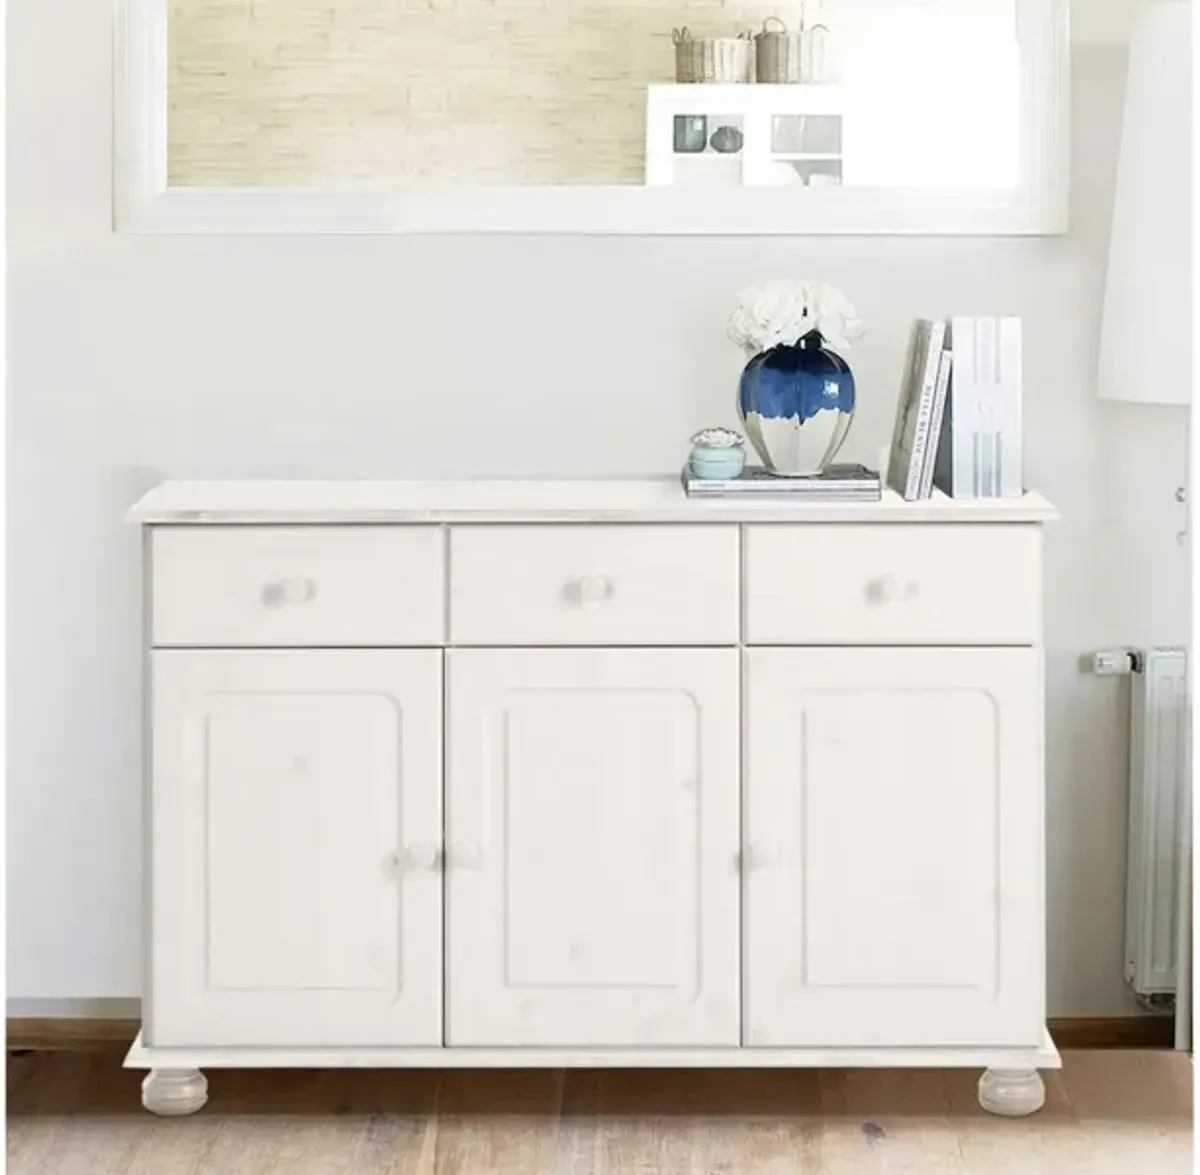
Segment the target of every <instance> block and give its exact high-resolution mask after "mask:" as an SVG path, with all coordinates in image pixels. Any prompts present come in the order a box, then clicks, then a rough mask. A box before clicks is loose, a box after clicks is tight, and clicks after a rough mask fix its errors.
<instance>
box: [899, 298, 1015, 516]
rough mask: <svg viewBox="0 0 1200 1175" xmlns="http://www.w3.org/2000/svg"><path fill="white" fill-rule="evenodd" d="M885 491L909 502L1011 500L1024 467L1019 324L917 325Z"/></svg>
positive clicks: (958, 320)
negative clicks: (939, 495) (935, 495)
mask: <svg viewBox="0 0 1200 1175" xmlns="http://www.w3.org/2000/svg"><path fill="white" fill-rule="evenodd" d="M887 481H888V485H889V487H890V488H891V489H893V490H895V491H896V493H898V494H900V495H901V496H902V497H903V498H904V499H905V500H906V501H910V502H911V501H919V500H920V499H923V498H928V497H930V496H931V494H932V492H933V487H934V486H937V488H938V489H940V490H941V491H942V492H943V493H946V494H949V495H950V497H953V498H1015V497H1020V496H1021V494H1022V493H1023V492H1024V481H1023V476H1022V464H1021V320H1020V319H1019V318H967V317H955V318H949V319H945V318H942V319H925V318H922V319H918V320H917V321H916V323H914V325H913V330H912V336H911V338H910V341H909V349H908V360H907V362H906V364H905V368H904V381H903V385H902V387H901V389H900V401H899V406H898V408H897V411H896V425H895V430H894V432H893V435H892V446H891V452H890V458H889V461H888V474H887Z"/></svg>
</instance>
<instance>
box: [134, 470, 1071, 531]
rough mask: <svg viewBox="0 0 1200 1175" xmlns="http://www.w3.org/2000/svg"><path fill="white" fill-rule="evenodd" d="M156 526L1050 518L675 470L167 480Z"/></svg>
mask: <svg viewBox="0 0 1200 1175" xmlns="http://www.w3.org/2000/svg"><path fill="white" fill-rule="evenodd" d="M128 517H129V519H130V520H131V521H133V522H138V523H158V524H175V525H179V524H203V523H213V524H223V525H232V524H266V523H279V524H289V523H291V524H319V523H452V522H458V523H538V522H544V523H554V522H672V523H689V522H695V523H706V522H707V523H712V522H822V523H880V522H921V523H938V522H946V523H978V522H1000V523H1012V522H1033V523H1037V522H1048V521H1050V520H1052V519H1054V518H1057V517H1058V513H1057V511H1056V510H1055V508H1054V507H1053V506H1052V505H1051V504H1050V503H1049V502H1048V501H1046V499H1045V498H1043V497H1042V496H1041V495H1040V494H1036V493H1027V494H1025V496H1024V497H1021V498H1012V499H991V500H983V501H963V500H955V499H951V498H948V497H946V496H945V495H944V494H942V493H940V492H939V491H937V490H935V491H934V496H933V497H932V498H930V499H928V500H927V501H922V502H905V501H904V500H903V499H902V498H901V497H899V496H898V495H897V494H895V493H893V492H891V491H890V490H885V491H884V496H883V499H882V501H878V502H787V501H780V500H779V499H774V500H771V501H762V500H751V501H742V500H737V501H729V500H721V499H718V500H713V501H708V500H705V501H696V500H692V499H689V498H688V497H687V496H686V495H685V494H684V492H683V487H682V485H681V484H680V481H679V477H678V475H675V476H663V477H651V478H613V479H595V480H582V479H580V480H557V479H543V480H509V481H483V480H469V479H464V480H454V481H432V480H431V481H365V480H364V481H359V480H349V479H347V480H340V481H338V480H333V481H273V480H269V479H263V480H246V481H165V482H162V483H161V484H160V485H158V486H156V487H155V488H154V489H152V490H150V492H149V493H147V494H146V495H145V496H144V497H143V498H141V500H140V501H138V502H137V503H136V504H135V505H134V506H133V508H132V509H131V510H130V512H129V515H128Z"/></svg>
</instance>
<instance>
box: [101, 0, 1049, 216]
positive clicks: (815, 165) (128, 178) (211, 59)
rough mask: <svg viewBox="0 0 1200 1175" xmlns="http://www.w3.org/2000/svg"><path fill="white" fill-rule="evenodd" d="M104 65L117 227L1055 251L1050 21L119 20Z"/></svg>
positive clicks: (750, 7)
mask: <svg viewBox="0 0 1200 1175" xmlns="http://www.w3.org/2000/svg"><path fill="white" fill-rule="evenodd" d="M118 54H119V61H118V71H117V82H118V94H117V136H118V139H117V147H118V151H117V176H116V181H117V182H116V214H117V216H116V222H117V227H118V228H119V229H125V230H131V231H170V232H180V231H184V232H186V231H200V232H204V231H215V232H239V231H246V232H280V231H281V232H296V231H332V232H474V231H493V232H494V231H501V232H502V231H512V232H543V231H549V232H556V231H558V232H618V233H664V232H665V233H694V234H705V233H715V234H731V233H732V234H743V233H786V234H806V233H913V232H915V233H980V234H994V233H1056V232H1061V231H1064V229H1065V220H1066V212H1065V210H1066V196H1067V193H1066V186H1067V180H1066V171H1067V141H1066V140H1067V133H1066V119H1067V105H1068V93H1067V70H1068V42H1067V29H1066V15H1065V0H805V3H800V2H799V0H795V2H793V0H779V2H777V3H761V2H758V0H339V2H338V3H336V4H332V3H330V2H329V0H122V7H121V10H120V28H119V30H118Z"/></svg>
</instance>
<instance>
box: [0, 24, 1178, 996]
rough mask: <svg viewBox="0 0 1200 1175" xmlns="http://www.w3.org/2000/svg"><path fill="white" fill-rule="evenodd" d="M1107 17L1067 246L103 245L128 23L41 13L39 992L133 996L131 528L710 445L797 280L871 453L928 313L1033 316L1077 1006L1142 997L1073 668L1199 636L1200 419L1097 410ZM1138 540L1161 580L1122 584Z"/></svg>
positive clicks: (34, 64)
mask: <svg viewBox="0 0 1200 1175" xmlns="http://www.w3.org/2000/svg"><path fill="white" fill-rule="evenodd" d="M1128 6H1129V5H1128V4H1126V3H1120V4H1110V5H1109V6H1108V8H1109V10H1110V12H1111V13H1113V14H1115V15H1116V16H1117V17H1119V16H1120V15H1121V11H1120V10H1122V9H1124V8H1127V7H1128ZM1099 7H1100V6H1099V4H1098V0H1086V7H1085V9H1084V11H1085V12H1091V11H1094V10H1098V9H1099ZM1110 23H1111V27H1110V24H1103V26H1099V25H1097V26H1095V27H1093V28H1092V29H1091V32H1090V33H1089V34H1088V36H1089V39H1090V40H1091V41H1092V42H1097V43H1092V44H1089V45H1088V46H1086V47H1081V49H1080V51H1079V53H1078V54H1077V58H1076V62H1075V66H1076V71H1077V87H1076V89H1077V101H1076V110H1077V111H1078V112H1079V113H1078V117H1077V119H1076V134H1077V140H1076V153H1077V158H1076V162H1075V171H1074V174H1075V180H1076V182H1075V220H1074V227H1073V230H1072V232H1071V235H1070V236H1069V237H1067V238H1064V239H1048V240H999V241H988V240H834V239H824V240H819V239H818V240H803V239H797V240H778V241H772V240H700V241H695V240H691V241H689V240H674V239H661V240H587V239H579V240H562V239H550V238H544V239H539V238H526V239H487V238H478V239H466V238H464V239H332V238H330V239H297V240H289V239H277V238H276V239H258V240H256V239H204V238H194V239H177V240H172V239H157V240H151V239H145V240H137V239H129V240H127V239H114V238H113V237H112V236H111V235H110V233H109V227H108V226H109V183H110V174H109V167H110V152H109V142H110V121H109V85H110V66H109V56H108V54H109V45H110V33H109V12H108V6H107V5H97V4H93V3H88V2H86V0H17V3H15V4H14V5H12V6H11V7H10V11H9V34H10V42H9V43H10V55H9V56H10V66H9V69H10V87H11V88H10V98H9V111H10V156H9V159H10V164H9V177H10V180H9V182H10V202H11V211H10V238H9V243H10V250H11V253H10V256H11V259H12V260H11V266H12V274H11V286H10V289H11V306H12V312H11V313H12V318H11V329H10V335H9V337H10V340H11V345H12V360H11V372H12V374H11V382H10V425H9V437H10V446H11V453H10V459H9V468H10V479H11V480H10V487H9V502H10V528H11V529H10V539H9V550H10V556H9V557H10V571H9V576H10V579H9V601H10V635H9V641H10V645H9V647H10V666H9V681H10V688H9V697H10V699H11V701H10V706H11V711H10V716H9V739H10V761H9V808H8V814H9V820H8V828H9V834H8V835H9V850H8V851H9V862H10V864H9V871H10V872H9V890H8V892H9V930H8V933H9V938H8V959H9V976H8V983H9V995H10V997H15V998H17V999H26V1000H30V999H41V1000H45V999H54V998H62V999H67V998H80V999H82V998H91V997H124V996H135V995H137V994H138V992H139V989H140V976H139V970H138V963H139V949H140V948H139V915H140V862H139V853H140V837H141V827H140V798H139V796H140V782H139V756H140V741H139V739H140V735H139V725H138V724H139V711H138V704H139V703H138V698H139V653H138V641H139V598H138V591H139V570H138V536H137V535H136V533H135V532H134V531H133V530H132V529H131V528H129V527H128V526H126V525H125V524H124V523H123V522H122V520H121V519H122V513H123V511H124V510H125V508H126V507H127V506H128V505H129V504H130V503H131V502H132V501H133V499H134V498H135V497H136V496H137V495H138V494H139V493H140V492H141V491H142V490H143V489H145V488H146V487H147V486H149V485H150V484H151V483H152V482H153V481H154V480H156V479H157V478H159V477H165V476H204V475H246V476H253V475H298V474H324V475H350V476H386V475H402V476H407V475H411V476H422V475H435V474H437V475H449V476H452V475H455V474H479V475H482V474H489V473H490V474H512V473H524V474H539V473H544V474H563V473H567V474H571V473H579V474H584V473H605V474H619V473H626V472H628V473H638V472H646V471H658V470H666V469H672V468H675V467H676V466H677V465H678V463H679V462H680V461H681V459H682V456H683V453H684V450H685V446H686V437H687V436H688V434H689V433H690V432H691V431H692V430H694V429H695V428H697V427H699V426H702V425H707V424H715V423H726V424H732V423H734V416H733V409H732V404H733V392H734V385H735V380H736V376H737V372H738V367H739V356H738V354H737V353H736V351H735V349H734V348H733V346H732V345H731V344H729V343H727V342H726V341H725V340H724V337H723V331H724V318H725V315H726V313H727V310H728V307H729V302H730V298H731V295H732V293H733V291H734V290H735V289H736V288H737V287H738V286H739V285H740V284H742V283H744V282H747V281H752V280H757V279H761V278H764V277H767V276H771V275H775V274H796V275H800V276H812V277H818V278H824V279H826V280H829V281H832V282H835V283H836V284H838V285H839V286H841V287H842V288H843V289H845V290H846V291H847V292H848V293H849V294H851V295H852V296H853V298H854V299H855V300H856V301H857V302H858V303H859V306H860V308H861V311H862V313H863V316H864V318H865V319H866V322H867V324H868V325H869V327H870V333H869V335H868V336H867V338H866V339H865V340H864V341H863V343H862V345H861V347H860V348H858V349H857V350H856V352H855V354H854V355H853V357H852V358H853V361H854V364H855V367H856V370H857V372H858V374H859V376H860V380H861V387H862V394H861V402H862V405H863V407H862V410H861V417H860V419H859V421H858V422H857V423H856V425H855V429H854V432H853V435H852V439H851V442H850V445H849V449H848V453H847V455H848V456H849V457H851V458H854V457H858V458H867V459H872V458H873V457H874V455H875V453H876V452H877V449H878V447H879V445H880V444H881V443H883V442H884V441H885V440H886V438H887V436H888V432H889V427H890V420H891V415H892V412H893V408H894V403H895V397H896V391H897V381H898V375H899V367H900V365H901V361H902V356H903V349H904V338H905V333H906V330H907V324H908V322H909V320H910V319H911V318H912V317H913V316H914V315H920V314H927V315H928V314H940V313H948V312H952V311H958V312H964V313H971V312H983V313H987V312H996V313H1016V314H1021V315H1023V316H1024V317H1025V321H1026V330H1027V346H1028V369H1027V380H1028V407H1027V416H1028V447H1029V470H1028V476H1029V480H1030V482H1031V483H1032V484H1033V485H1036V486H1037V487H1038V488H1040V489H1042V490H1043V491H1044V492H1046V493H1047V494H1048V495H1049V496H1050V497H1051V498H1053V499H1054V500H1055V501H1056V503H1057V504H1058V505H1059V506H1060V508H1061V509H1062V511H1063V519H1062V521H1061V522H1060V523H1058V524H1057V525H1056V526H1054V527H1053V528H1052V530H1051V531H1050V535H1049V552H1048V570H1049V586H1048V598H1047V622H1048V629H1049V640H1050V654H1049V666H1048V706H1049V729H1048V748H1047V753H1048V762H1049V792H1050V807H1049V846H1048V852H1049V862H1050V865H1049V868H1050V933H1051V942H1050V1010H1051V1013H1052V1014H1055V1015H1077V1016H1086V1015H1102V1014H1109V1013H1117V1012H1121V1011H1122V1010H1126V1009H1127V1008H1128V1006H1129V1002H1128V999H1127V997H1126V996H1125V994H1124V991H1123V985H1122V981H1121V956H1120V941H1121V924H1122V885H1123V866H1124V860H1123V857H1124V849H1123V845H1124V802H1125V801H1124V786H1125V783H1124V780H1125V777H1124V762H1123V757H1124V754H1125V734H1124V726H1123V724H1124V721H1125V706H1126V701H1125V697H1124V693H1123V691H1124V689H1125V686H1124V684H1123V683H1120V682H1112V681H1099V680H1096V679H1089V678H1087V677H1084V676H1082V675H1081V674H1080V672H1079V669H1078V664H1077V662H1078V658H1079V656H1080V654H1081V653H1082V652H1083V651H1085V650H1088V649H1091V648H1093V647H1096V646H1097V645H1099V644H1103V643H1106V642H1114V641H1122V642H1124V641H1131V640H1143V639H1146V640H1150V639H1154V640H1160V641H1164V642H1170V641H1182V640H1183V639H1184V637H1185V632H1186V627H1185V626H1186V623H1187V612H1186V600H1185V595H1184V588H1183V585H1182V581H1183V569H1184V559H1183V555H1182V551H1181V549H1180V548H1178V547H1176V546H1175V545H1174V533H1175V531H1176V530H1177V529H1179V525H1177V524H1176V517H1175V515H1176V512H1180V511H1182V507H1176V506H1175V505H1174V504H1173V502H1172V500H1171V492H1172V490H1173V489H1174V486H1175V485H1176V484H1177V483H1178V482H1181V481H1182V480H1183V477H1184V467H1185V448H1184V446H1185V440H1184V431H1185V425H1184V417H1183V414H1182V413H1181V412H1180V411H1179V410H1163V411H1158V412H1156V411H1155V410H1153V409H1149V410H1145V409H1143V410H1132V409H1130V410H1123V409H1121V408H1119V407H1113V406H1101V405H1099V404H1098V403H1097V402H1096V400H1095V399H1094V398H1093V393H1092V372H1093V367H1094V363H1095V353H1096V333H1097V329H1098V315H1099V294H1100V281H1101V276H1102V267H1103V262H1104V247H1105V240H1106V235H1107V216H1108V202H1109V199H1110V188H1111V178H1112V177H1111V173H1112V167H1113V158H1114V149H1115V140H1114V135H1115V127H1116V125H1117V114H1118V111H1119V107H1120V91H1121V87H1122V76H1123V74H1122V70H1123V56H1122V53H1121V50H1120V48H1119V46H1116V47H1112V46H1110V47H1105V46H1104V45H1102V44H1099V43H1098V42H1102V41H1104V40H1105V39H1106V38H1109V37H1110V36H1112V35H1113V34H1112V29H1113V28H1117V27H1118V26H1119V25H1120V21H1119V20H1114V21H1112V22H1110ZM1178 516H1179V518H1180V519H1182V513H1179V515H1178ZM1130 553H1135V554H1144V555H1145V556H1146V557H1147V559H1148V562H1146V563H1145V564H1144V565H1143V564H1141V563H1139V564H1137V565H1135V566H1134V567H1133V568H1132V569H1129V568H1123V564H1122V560H1123V559H1125V558H1127V557H1128V555H1129V554H1130ZM1177 582H1178V583H1179V584H1180V587H1179V589H1178V590H1176V589H1175V587H1174V585H1175V583H1177Z"/></svg>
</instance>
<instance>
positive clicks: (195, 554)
mask: <svg viewBox="0 0 1200 1175" xmlns="http://www.w3.org/2000/svg"><path fill="white" fill-rule="evenodd" d="M442 541H443V540H442V532H441V531H440V530H439V529H438V528H436V527H423V526H412V527H401V526H396V527H388V526H229V527H209V526H204V527H188V526H183V527H166V528H163V527H157V528H155V530H154V534H153V539H152V544H153V546H152V560H153V563H152V567H153V581H152V600H153V603H152V610H151V626H152V635H151V639H152V642H153V643H154V644H155V645H157V646H160V647H162V646H170V645H202V646H203V645H207V646H239V645H268V646H293V647H305V646H312V647H315V646H322V645H326V646H353V645H375V646H389V645H440V644H441V643H442V639H443V634H444V627H445V624H444V618H443V617H444V604H443V601H444V595H445V592H444V586H443V585H444V582H445V573H444V563H445V560H444V557H443V553H442V551H443V547H442Z"/></svg>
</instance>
